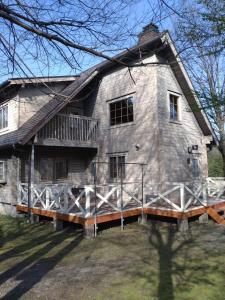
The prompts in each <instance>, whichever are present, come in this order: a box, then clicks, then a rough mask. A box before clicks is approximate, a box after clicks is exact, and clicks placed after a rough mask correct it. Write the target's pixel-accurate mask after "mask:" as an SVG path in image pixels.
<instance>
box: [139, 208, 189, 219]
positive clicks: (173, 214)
mask: <svg viewBox="0 0 225 300" xmlns="http://www.w3.org/2000/svg"><path fill="white" fill-rule="evenodd" d="M144 212H145V213H146V214H149V215H155V216H162V217H169V218H176V219H182V218H183V217H184V213H182V212H179V211H175V210H164V209H159V208H150V207H147V208H144Z"/></svg>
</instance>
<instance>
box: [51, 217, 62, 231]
mask: <svg viewBox="0 0 225 300" xmlns="http://www.w3.org/2000/svg"><path fill="white" fill-rule="evenodd" d="M53 228H54V230H55V231H58V230H62V229H63V221H62V220H59V219H57V218H53Z"/></svg>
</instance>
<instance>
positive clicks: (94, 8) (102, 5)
mask: <svg viewBox="0 0 225 300" xmlns="http://www.w3.org/2000/svg"><path fill="white" fill-rule="evenodd" d="M132 3H133V0H73V1H72V0H48V1H45V0H34V1H29V0H0V28H1V32H0V57H1V58H0V62H1V65H2V68H1V69H2V70H5V73H6V74H9V73H13V72H15V71H17V73H21V72H22V73H26V72H27V73H29V70H28V69H29V68H27V67H24V65H23V63H22V62H21V60H22V61H23V62H24V58H25V59H26V61H29V60H30V62H31V64H32V67H33V66H35V67H39V68H40V70H44V69H47V70H48V69H49V67H50V66H52V65H56V64H57V63H58V64H61V63H62V59H63V62H64V63H65V62H66V63H67V64H68V65H69V66H70V68H72V69H75V70H77V69H78V70H80V69H81V63H82V62H83V57H84V55H85V54H90V55H91V56H95V57H100V58H105V59H111V55H107V54H106V53H107V52H106V51H104V50H105V49H108V50H109V49H110V50H111V51H112V50H117V49H118V48H119V47H120V46H121V45H124V44H125V42H126V41H127V38H128V36H129V30H131V26H129V24H128V17H127V16H128V14H129V10H130V9H131V8H132ZM23 75H24V74H23Z"/></svg>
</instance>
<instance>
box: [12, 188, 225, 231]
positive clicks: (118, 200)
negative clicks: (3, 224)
mask: <svg viewBox="0 0 225 300" xmlns="http://www.w3.org/2000/svg"><path fill="white" fill-rule="evenodd" d="M139 188H140V186H132V189H129V188H128V187H127V186H124V187H123V186H120V185H115V184H114V185H113V184H111V185H108V186H91V185H87V186H83V187H74V186H73V185H68V184H67V185H65V184H64V185H40V184H39V185H33V186H32V191H31V196H32V198H31V199H30V203H29V202H28V186H27V185H25V184H21V187H20V197H19V199H18V204H17V210H18V211H20V212H25V213H27V212H28V211H29V212H31V213H32V214H34V215H39V216H46V217H50V218H53V219H58V220H61V221H67V222H72V223H77V224H81V225H83V226H84V227H85V226H89V225H95V226H97V224H100V223H105V222H110V221H114V220H121V222H123V220H124V219H125V218H128V217H132V216H140V215H143V214H145V215H150V216H159V217H167V218H175V219H188V218H192V217H194V216H200V215H202V214H204V213H208V215H210V216H211V217H212V218H213V219H214V220H215V221H216V222H217V223H220V224H225V220H224V218H223V217H222V216H221V215H220V214H219V213H218V210H220V211H221V212H224V211H225V196H224V192H225V185H222V188H221V187H219V188H218V187H216V188H214V189H212V186H210V189H209V188H208V186H207V185H206V184H202V183H201V184H199V185H197V186H196V185H195V186H193V187H192V188H193V190H191V189H190V186H189V185H187V184H184V183H173V184H172V185H171V186H170V189H168V190H165V191H164V192H163V193H158V194H154V195H147V194H145V191H144V190H143V189H142V190H140V189H139Z"/></svg>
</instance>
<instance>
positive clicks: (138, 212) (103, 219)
mask: <svg viewBox="0 0 225 300" xmlns="http://www.w3.org/2000/svg"><path fill="white" fill-rule="evenodd" d="M141 212H142V210H141V208H136V209H132V210H128V211H126V210H125V211H123V217H124V218H128V217H133V216H139V215H141ZM120 218H121V212H116V213H112V214H106V215H100V216H97V218H96V219H97V220H96V222H97V223H98V224H99V223H106V222H110V221H115V220H120ZM85 223H86V224H87V225H93V224H95V218H94V217H91V218H87V219H86V221H85Z"/></svg>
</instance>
